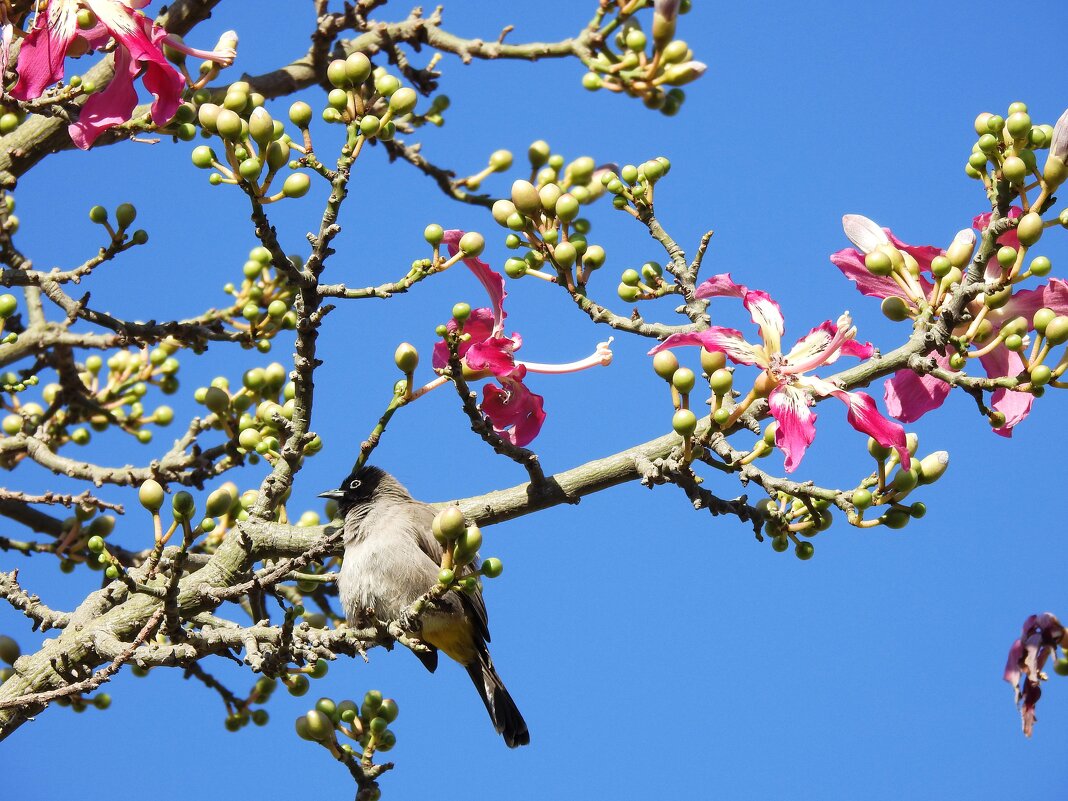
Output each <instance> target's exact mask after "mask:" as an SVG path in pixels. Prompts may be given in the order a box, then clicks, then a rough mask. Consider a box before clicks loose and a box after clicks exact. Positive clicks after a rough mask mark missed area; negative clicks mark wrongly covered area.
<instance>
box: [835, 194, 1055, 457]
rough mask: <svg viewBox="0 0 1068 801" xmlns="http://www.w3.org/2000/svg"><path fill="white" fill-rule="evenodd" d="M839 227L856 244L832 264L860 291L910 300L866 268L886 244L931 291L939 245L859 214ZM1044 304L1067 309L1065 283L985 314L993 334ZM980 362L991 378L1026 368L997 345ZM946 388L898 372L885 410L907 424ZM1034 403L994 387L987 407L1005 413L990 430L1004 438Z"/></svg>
mask: <svg viewBox="0 0 1068 801" xmlns="http://www.w3.org/2000/svg"><path fill="white" fill-rule="evenodd" d="M1010 214H1011V212H1010ZM982 216H983V215H980V217H977V218H976V219H975V221H974V223H975V224H976V225H979V224H980V223H982V224H983V225H984V226H985V225H986V224H989V218H987V220H986V222H983V221H982V220H981V219H980V218H981V217H982ZM842 227H843V228H844V229H845V232H846V236H847V237H848V238H849V239H850V241H852V242H853V244H854V245H856V249H854V248H846V249H845V250H840V251H838V252H837V253H833V254H831V262H832V263H833V264H834V265H835V266H836V267H837V268H838V269H839V270H841V271H842V274H843V275H845V277H846V278H848V279H849V280H850V281H853V282H854V283H855V284H856V286H857V289H858V290H859V291H860V292H861V293H862V294H864V295H868V296H869V297H875V298H889V297H900V298H903V299H905V300H908V301H912V300H913V299H914V298H912V297H910V295H909V293H907V292H906V291H905V289H904V288H902V286H901V285H900V284H899V283H898V282H897V281H895V280H894V278H893V277H891V276H878V275H873V274H872V273H871V271H869V270H868V268H867V266H865V263H864V256H865V255H866V254H867V253H870V252H872V251H873V250H875V249H876V248H877V247H878V246H879V245H881V244H889V245H892V246H893V247H895V248H897V249H898V250H899V251H901V252H902V253H905V254H908V256H910V257H911V258H913V259H915V261H916V265H917V272H918V278H917V279H916V281H917V283H918V284H919V286H920V289H921V290H922V294H923V295H924V296H929V295H930V291H931V288H932V286H933V280H934V279H933V277H932V276H931V261H932V260H933V259H934V258H935V257H936V256H939V255H942V251H941V250H940V249H939V248H936V247H933V246H930V245H921V246H915V245H907V244H905V243H904V242H902V241H901V240H900V239H898V238H897V237H896V236H894V234H893V233H892V232H891V231H890V229H888V228H880V227H879V226H878V225H876V224H875V223H874V222H872V221H871V220H869V219H868V218H867V217H862V216H861V215H859V214H847V215H845V217H843V218H842ZM968 233H969V234H970V232H968ZM1003 239H1004V237H1002V240H1003ZM999 241H1001V240H999ZM991 262H992V263H991V265H989V267H988V269H990V270H991V271H992V272H991V274H990V275H988V276H987V278H988V279H989V278H994V277H997V276H996V275H994V272H996V273H997V275H1000V268H999V267H998V265H997V262H996V261H994V260H993V259H992V260H991ZM980 306H981V301H978V300H977V301H973V303H972V306H971V307H970V311H971V312H972V314H973V315H974V314H976V313H978V311H979V308H980ZM1043 307H1046V308H1050V309H1053V310H1054V311H1055V312H1057V313H1058V314H1066V313H1068V283H1065V282H1064V281H1061V280H1060V279H1057V278H1051V279H1050V280H1049V282H1048V283H1047V284H1044V285H1042V286H1040V287H1038V288H1036V289H1031V290H1023V291H1020V292H1016V293H1015V294H1013V296H1012V297H1011V298H1010V299H1009V301H1008V302H1007V303H1006V304H1005V305H1004V306H1002V307H1001V308H999V309H996V310H993V311H989V312H988V313H987V314H986V320H987V322H989V323H990V325H991V327H992V334H991V337H996V336H997V333H998V331H999V330H1000V329H1001V326H1002V325H1004V324H1005V323H1007V322H1009V321H1010V320H1013V319H1015V318H1017V317H1023V318H1025V319H1026V320H1027V324H1028V326H1031V325H1032V318H1033V317H1034V314H1035V312H1036V311H1038V310H1039V309H1041V308H1043ZM967 329H968V324H967V323H964V324H961V325H960V326H959V327H958V328H957V329H956V330H955V331H954V333H955V334H963V333H964V332H965V331H966V330H967ZM931 356H932V357H933V358H934V359H935V361H936V362H937V363H938V365H939V366H940V367H942V368H943V369H947V370H948V369H950V367H949V358H948V356H944V355H942V354H939V353H933V354H931ZM979 362H980V363H981V364H982V366H983V369H984V370H985V371H986V374H987V375H988V376H990V377H991V378H1000V377H1003V376H1015V375H1019V374H1020V373H1021V372H1022V371H1023V369H1024V365H1023V360H1022V359H1021V358H1020V355H1019V354H1018V353H1015V352H1014V351H1010V350H1009V349H1008V348H1006V347H1005V346H1004V345H1001V344H999V345H997V346H996V347H994V348H993V349H991V350H990V351H988V352H987V353H985V354H984V355H982V356H980V357H979ZM950 389H952V387H950V385H949V384H947V383H946V382H945V381H942V380H941V379H939V378H935V377H934V376H930V375H918V374H917V373H915V372H913V371H912V370H908V369H905V370H899V371H898V372H896V373H895V374H894V375H893V377H891V378H889V379H887V381H886V385H885V395H884V397H885V400H886V408H887V410H888V411H889V412H890V414H891V415H892V416H893V417H896V418H897V419H898V420H901V421H902V422H905V423H911V422H913V421H915V420H918V419H919V418H920V417H922V416H923V415H925V414H926V413H927V412H929V411H931V410H932V409H937V408H938V407H939V406H941V405H942V404H943V403H944V402H945V399H946V397H947V396H948V395H949V391H950ZM1033 402H1034V397H1033V396H1032V395H1031V394H1030V393H1029V392H1015V391H1013V390H1009V389H1003V388H1002V389H997V390H995V391H994V393H993V395H992V396H991V399H990V406H991V408H993V409H994V410H995V411H997V412H1000V413H1001V414H1003V415H1005V424H1004V425H1003V426H1001V427H1000V428H996V429H994V432H995V433H996V434H1000V435H1001V436H1003V437H1011V436H1012V429H1013V427H1014V426H1016V425H1017V424H1018V423H1020V422H1021V421H1023V420H1024V419H1025V418H1026V417H1027V415H1028V414H1029V413H1030V411H1031V405H1032V403H1033Z"/></svg>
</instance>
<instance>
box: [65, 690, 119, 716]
mask: <svg viewBox="0 0 1068 801" xmlns="http://www.w3.org/2000/svg"><path fill="white" fill-rule="evenodd" d="M56 704H57V705H58V706H69V707H70V708H71V710H72V711H74V712H84V711H85V710H86V709H88V708H89V707H95V708H96V709H101V710H103V709H107V708H108V707H110V706H111V696H110V695H108V694H107V693H97V694H96V695H94V696H93V697H92V698H87V697H86V696H84V695H82V694H81V693H75V694H73V695H63V696H60V697H59V698H57V699H56Z"/></svg>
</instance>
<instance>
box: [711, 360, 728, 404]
mask: <svg viewBox="0 0 1068 801" xmlns="http://www.w3.org/2000/svg"><path fill="white" fill-rule="evenodd" d="M733 384H734V373H732V372H731V371H730V370H728V369H726V368H724V367H721V368H719V369H717V370H713V371H712V373H711V375H709V377H708V385H709V387H711V389H712V392H713V393H714V394H715V396H716V397H717V398H722V397H723V396H724V395H726V394H727V393H728V392H730V391H731V387H732V386H733Z"/></svg>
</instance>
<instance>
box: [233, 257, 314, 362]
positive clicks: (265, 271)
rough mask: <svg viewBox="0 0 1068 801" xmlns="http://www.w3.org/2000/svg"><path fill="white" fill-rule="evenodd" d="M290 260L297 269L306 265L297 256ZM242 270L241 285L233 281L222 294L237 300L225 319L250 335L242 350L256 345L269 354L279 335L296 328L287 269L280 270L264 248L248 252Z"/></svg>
mask: <svg viewBox="0 0 1068 801" xmlns="http://www.w3.org/2000/svg"><path fill="white" fill-rule="evenodd" d="M288 259H289V263H290V264H291V265H292V266H293V268H294V269H297V270H299V269H300V268H301V267H302V266H303V262H302V260H301V258H300V257H299V256H297V255H292V256H289V257H288ZM241 271H242V273H243V276H244V277H243V278H242V280H241V283H240V284H236V285H235V284H234V283H232V282H231V283H227V284H226V285H225V286H223V291H224V292H226V293H227V294H228V295H231V296H232V297H233V299H234V301H233V305H232V306H231V308H230V309H229V310H228V313H227V316H226V319H227V322H228V323H229V324H230V325H231V326H233V328H235V329H236V330H238V331H241V332H243V333H247V335H248V336H247V337H243V338H242V340H241V345H242V346H243V347H245V348H251V347H253V346H255V348H256V349H257V350H259V351H260V353H267V352H269V351H270V350H271V339H273V338H274V336H275V335H276V334H278V333H279V332H280V331H292V330H293V329H294V328H296V327H297V314H296V312H295V311H293V309H292V305H293V299H294V291H293V288H292V286H291V285H290V283H289V275H288V273H287V272H286V271H285V270H279V269H277V266H276V265H274V264H273V261H272V258H271V252H270V251H269V250H267V248H265V247H263V246H262V245H257V246H256V247H254V248H252V250H250V251H249V254H248V259H247V260H246V261H245V263H244V265H243V266H242V268H241Z"/></svg>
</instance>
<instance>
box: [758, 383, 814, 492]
mask: <svg viewBox="0 0 1068 801" xmlns="http://www.w3.org/2000/svg"><path fill="white" fill-rule="evenodd" d="M768 404H769V405H770V407H771V416H772V417H774V418H775V421H776V422H777V423H778V424H779V425H778V427H777V428H776V430H775V447H776V448H778V449H779V450H781V451H782V452H783V454H785V456H786V472H787V473H792V472H793V471H794V470H796V469H797V465H798V464H800V462H801V457H803V456H804V455H805V451H806V450H808V446H809V445H811V444H812V440H813V439H815V437H816V414H815V413H814V412H813V411H812V409H810V408H809V406H808V396H807V395H806V394H805V393H804V392H803V391H801V390H800V389H797V388H795V387H791V386H789V385H779V386H777V387H776V388H775V389H773V390H772V391H771V395H770V396H769V397H768Z"/></svg>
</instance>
